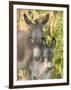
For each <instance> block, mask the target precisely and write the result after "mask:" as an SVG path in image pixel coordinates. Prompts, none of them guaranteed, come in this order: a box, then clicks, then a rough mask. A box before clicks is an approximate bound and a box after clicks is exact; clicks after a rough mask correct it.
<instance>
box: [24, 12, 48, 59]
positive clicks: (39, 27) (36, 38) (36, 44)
mask: <svg viewBox="0 0 71 90" xmlns="http://www.w3.org/2000/svg"><path fill="white" fill-rule="evenodd" d="M48 18H49V16H48V15H46V16H45V17H44V20H43V21H41V22H39V20H37V21H36V22H35V23H33V22H31V20H30V19H29V18H28V17H27V16H26V15H25V14H24V20H25V22H26V23H27V25H29V27H30V28H31V34H30V38H31V40H32V44H33V58H34V59H36V60H41V59H42V58H43V51H44V47H45V45H44V44H45V43H46V42H45V38H44V33H43V26H44V25H45V24H46V23H47V22H48Z"/></svg>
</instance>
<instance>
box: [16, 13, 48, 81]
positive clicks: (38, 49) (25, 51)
mask: <svg viewBox="0 0 71 90" xmlns="http://www.w3.org/2000/svg"><path fill="white" fill-rule="evenodd" d="M23 16H24V20H25V22H26V24H27V25H28V26H29V27H30V28H31V32H25V31H24V30H23V31H21V30H18V32H17V62H18V64H17V68H18V70H19V69H23V68H25V69H26V70H28V74H29V77H28V79H31V77H30V76H31V71H32V69H31V65H32V64H31V63H32V62H33V59H35V60H36V61H38V62H39V61H40V62H42V60H43V59H44V48H45V45H46V42H45V37H44V32H43V27H44V25H46V23H47V22H48V20H49V15H46V16H45V17H44V19H43V20H42V21H41V22H39V21H38V20H36V21H35V23H32V22H31V20H30V19H29V18H28V17H27V15H26V14H24V15H23ZM36 67H37V66H36ZM32 68H33V67H32Z"/></svg>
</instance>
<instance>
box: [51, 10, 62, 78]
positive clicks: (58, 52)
mask: <svg viewBox="0 0 71 90" xmlns="http://www.w3.org/2000/svg"><path fill="white" fill-rule="evenodd" d="M54 36H55V37H56V48H55V49H54V58H53V61H54V71H53V74H52V78H62V77H63V12H59V13H58V16H57V18H56V31H55V32H54Z"/></svg>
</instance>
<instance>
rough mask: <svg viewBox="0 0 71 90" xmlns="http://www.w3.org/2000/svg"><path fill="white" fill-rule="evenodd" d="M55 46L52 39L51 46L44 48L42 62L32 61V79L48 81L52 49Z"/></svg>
mask: <svg viewBox="0 0 71 90" xmlns="http://www.w3.org/2000/svg"><path fill="white" fill-rule="evenodd" d="M55 45H56V40H55V38H52V42H51V45H50V46H49V47H46V48H44V60H43V62H41V61H38V62H37V61H33V66H32V79H49V78H51V73H52V68H53V60H52V59H53V49H54V47H55Z"/></svg>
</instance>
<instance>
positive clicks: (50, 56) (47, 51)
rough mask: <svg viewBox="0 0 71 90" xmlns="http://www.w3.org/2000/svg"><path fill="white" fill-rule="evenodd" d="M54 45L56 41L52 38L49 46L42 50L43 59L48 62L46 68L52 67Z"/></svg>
mask: <svg viewBox="0 0 71 90" xmlns="http://www.w3.org/2000/svg"><path fill="white" fill-rule="evenodd" d="M55 45H56V39H55V38H54V37H53V38H52V41H51V45H50V46H46V48H45V49H44V58H45V59H46V60H47V62H48V68H52V66H53V60H52V59H53V49H54V48H55Z"/></svg>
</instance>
